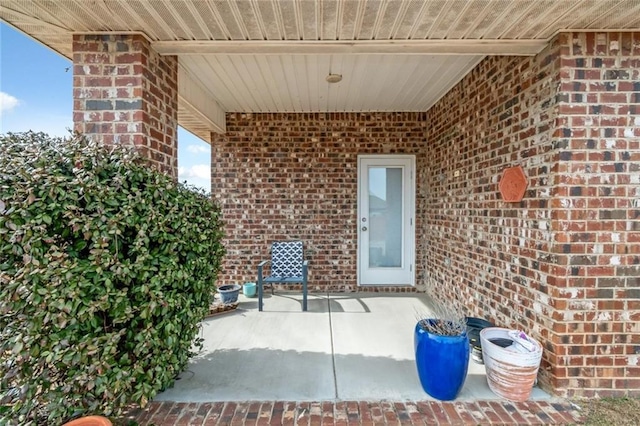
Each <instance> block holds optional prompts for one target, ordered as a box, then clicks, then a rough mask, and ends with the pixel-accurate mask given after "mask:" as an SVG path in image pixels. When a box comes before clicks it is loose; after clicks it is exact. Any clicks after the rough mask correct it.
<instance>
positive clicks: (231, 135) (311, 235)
mask: <svg viewBox="0 0 640 426" xmlns="http://www.w3.org/2000/svg"><path fill="white" fill-rule="evenodd" d="M423 149H424V114H417V113H392V114H386V113H372V114H366V113H362V114H359V113H352V114H351V113H349V114H347V113H334V114H324V113H318V114H242V113H233V114H227V133H226V134H225V135H219V134H213V135H212V144H211V164H212V167H211V179H212V185H211V187H212V193H213V196H214V198H215V199H216V200H217V201H218V202H220V204H221V206H222V209H223V217H224V220H225V222H226V227H225V230H226V233H227V237H226V246H227V256H226V258H225V262H224V265H223V269H222V275H221V277H220V282H219V284H227V283H242V282H245V281H255V280H256V274H257V272H256V268H257V265H258V261H259V259H268V258H269V246H270V244H271V242H272V241H274V240H289V239H301V240H302V241H304V242H305V249H306V254H307V256H306V257H307V258H308V259H309V260H310V269H309V273H310V275H309V285H310V288H311V289H312V290H316V291H318V290H322V291H325V290H332V291H354V290H357V288H356V286H357V283H356V249H357V233H356V225H357V217H356V215H357V183H358V178H357V167H358V166H357V156H358V154H393V153H399V154H416V155H417V157H418V159H417V168H418V169H421V168H423V167H424V156H423V155H420V152H421V150H423ZM420 191H421V188H418V192H420ZM418 216H419V215H418ZM417 255H418V257H419V256H421V255H422V253H421V252H420V249H419V248H418V254H417ZM418 265H419V268H418V269H417V271H416V272H417V276H418V277H419V276H420V273H421V271H422V268H421V265H422V262H418ZM418 280H419V278H418ZM369 289H370V290H373V291H410V290H412V289H409V288H406V287H401V288H398V287H384V288H381V287H375V288H373V289H372V288H370V287H369ZM360 290H361V291H362V289H360Z"/></svg>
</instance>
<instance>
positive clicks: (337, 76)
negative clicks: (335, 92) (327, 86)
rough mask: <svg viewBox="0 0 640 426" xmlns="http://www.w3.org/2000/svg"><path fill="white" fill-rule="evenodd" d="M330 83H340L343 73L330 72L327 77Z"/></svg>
mask: <svg viewBox="0 0 640 426" xmlns="http://www.w3.org/2000/svg"><path fill="white" fill-rule="evenodd" d="M326 80H327V81H328V82H329V83H339V82H340V81H342V74H329V75H328V76H327V78H326Z"/></svg>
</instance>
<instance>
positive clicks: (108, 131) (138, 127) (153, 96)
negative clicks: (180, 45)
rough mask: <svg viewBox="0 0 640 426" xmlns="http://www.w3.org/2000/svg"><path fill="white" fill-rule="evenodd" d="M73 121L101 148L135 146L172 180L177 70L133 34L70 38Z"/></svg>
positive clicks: (167, 58) (171, 59) (173, 61)
mask: <svg viewBox="0 0 640 426" xmlns="http://www.w3.org/2000/svg"><path fill="white" fill-rule="evenodd" d="M73 64H74V66H73V72H74V77H73V99H74V103H73V121H74V129H75V130H76V131H78V132H81V133H84V134H87V135H90V136H92V137H94V138H98V139H100V140H101V141H102V142H104V143H106V144H112V143H122V144H132V145H135V146H137V147H138V148H139V149H140V150H141V152H142V153H143V154H144V155H145V156H147V157H148V158H149V159H150V160H151V164H153V165H154V166H155V167H157V168H158V169H160V170H162V171H164V172H165V173H168V174H170V175H172V176H174V177H177V166H178V157H177V133H176V132H177V124H178V120H177V113H178V92H177V90H178V68H177V59H176V57H174V56H160V55H158V54H157V53H156V52H155V51H154V50H152V49H151V48H150V45H149V42H148V41H147V39H145V38H144V37H142V36H139V35H74V36H73Z"/></svg>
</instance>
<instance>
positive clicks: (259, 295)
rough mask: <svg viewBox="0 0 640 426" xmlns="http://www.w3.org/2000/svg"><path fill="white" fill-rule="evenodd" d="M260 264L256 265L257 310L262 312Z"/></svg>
mask: <svg viewBox="0 0 640 426" xmlns="http://www.w3.org/2000/svg"><path fill="white" fill-rule="evenodd" d="M262 292H263V290H262V266H258V311H259V312H262Z"/></svg>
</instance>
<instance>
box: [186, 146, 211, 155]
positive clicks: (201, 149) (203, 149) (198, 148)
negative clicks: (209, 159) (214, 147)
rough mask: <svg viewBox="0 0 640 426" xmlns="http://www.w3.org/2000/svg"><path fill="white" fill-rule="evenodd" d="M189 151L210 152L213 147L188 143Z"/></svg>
mask: <svg viewBox="0 0 640 426" xmlns="http://www.w3.org/2000/svg"><path fill="white" fill-rule="evenodd" d="M187 151H189V152H191V153H193V154H210V153H211V147H210V146H208V145H207V146H203V145H187Z"/></svg>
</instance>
